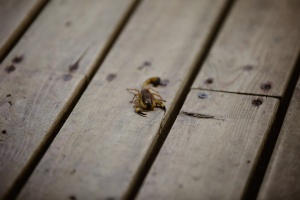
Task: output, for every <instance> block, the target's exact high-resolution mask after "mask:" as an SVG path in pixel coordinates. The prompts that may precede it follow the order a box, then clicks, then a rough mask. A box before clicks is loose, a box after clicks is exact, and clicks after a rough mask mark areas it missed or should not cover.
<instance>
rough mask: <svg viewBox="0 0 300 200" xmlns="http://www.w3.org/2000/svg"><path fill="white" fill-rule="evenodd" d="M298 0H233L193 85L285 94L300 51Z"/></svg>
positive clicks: (242, 91)
mask: <svg viewBox="0 0 300 200" xmlns="http://www.w3.org/2000/svg"><path fill="white" fill-rule="evenodd" d="M299 9H300V1H299V0H286V1H282V0H240V1H236V4H235V5H234V8H233V10H232V11H231V12H230V14H229V17H228V19H227V20H226V23H225V24H224V27H223V28H222V30H221V32H220V34H219V36H218V38H217V40H216V41H215V44H214V45H213V47H212V49H211V51H210V53H209V55H208V57H207V59H206V61H205V63H204V65H203V67H202V69H201V72H200V73H199V75H198V77H197V79H196V81H195V82H194V85H193V88H200V89H210V90H217V91H230V92H235V93H249V94H262V95H268V96H280V97H281V96H283V94H284V92H285V90H286V87H287V83H288V80H289V79H290V76H291V74H292V71H293V68H294V67H295V62H296V59H297V56H298V54H299V51H300V40H299V38H300V12H299Z"/></svg>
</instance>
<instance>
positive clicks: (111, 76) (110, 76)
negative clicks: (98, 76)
mask: <svg viewBox="0 0 300 200" xmlns="http://www.w3.org/2000/svg"><path fill="white" fill-rule="evenodd" d="M116 77H117V74H108V75H107V76H106V80H107V81H108V82H110V81H112V80H114V79H115V78H116Z"/></svg>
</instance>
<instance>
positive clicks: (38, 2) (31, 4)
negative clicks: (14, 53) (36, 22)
mask: <svg viewBox="0 0 300 200" xmlns="http://www.w3.org/2000/svg"><path fill="white" fill-rule="evenodd" d="M46 2H47V1H46V0H22V1H20V0H9V1H7V0H0V24H1V29H0V60H1V59H2V58H3V56H4V55H5V54H6V53H7V51H8V49H9V48H10V47H11V45H12V44H13V43H14V42H15V41H16V39H17V38H18V37H19V35H20V34H21V33H22V32H23V30H24V29H25V28H26V27H27V26H28V24H29V23H30V21H31V20H32V18H33V17H34V16H35V15H36V13H37V12H38V11H39V10H40V9H41V7H42V6H43V5H44V4H45V3H46Z"/></svg>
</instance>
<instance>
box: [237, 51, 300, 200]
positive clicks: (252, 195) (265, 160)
mask: <svg viewBox="0 0 300 200" xmlns="http://www.w3.org/2000/svg"><path fill="white" fill-rule="evenodd" d="M299 75H300V52H299V53H298V58H297V59H296V61H295V64H294V69H293V71H292V75H291V77H290V79H289V82H288V84H287V89H286V91H285V93H284V95H283V97H282V100H280V102H279V108H278V110H277V112H276V115H275V120H274V121H273V124H272V127H271V129H270V132H269V133H268V135H267V138H266V140H265V143H264V144H263V146H262V149H261V151H260V153H259V156H258V158H257V164H256V165H255V166H254V167H253V170H252V172H251V174H250V176H249V179H248V181H247V185H246V187H245V190H244V193H243V196H242V199H244V200H248V199H249V200H250V199H257V196H258V193H259V190H260V187H261V185H262V182H263V179H264V176H265V174H266V171H267V168H268V165H269V163H270V160H271V157H272V153H273V151H274V148H275V145H276V141H277V139H278V136H279V134H280V130H281V128H282V125H283V122H284V118H285V116H286V113H287V110H288V107H289V104H290V102H291V99H292V96H293V92H294V90H295V88H296V85H297V81H298V78H299Z"/></svg>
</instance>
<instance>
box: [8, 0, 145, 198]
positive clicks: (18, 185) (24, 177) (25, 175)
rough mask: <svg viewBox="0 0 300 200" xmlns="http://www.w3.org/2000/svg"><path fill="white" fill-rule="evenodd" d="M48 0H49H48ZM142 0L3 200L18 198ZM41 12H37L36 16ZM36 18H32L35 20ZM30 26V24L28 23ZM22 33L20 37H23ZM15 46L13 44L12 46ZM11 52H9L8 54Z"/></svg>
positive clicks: (136, 1) (137, 0)
mask: <svg viewBox="0 0 300 200" xmlns="http://www.w3.org/2000/svg"><path fill="white" fill-rule="evenodd" d="M47 2H48V0H47ZM140 2H141V0H134V2H133V3H132V4H131V6H130V7H129V8H128V10H127V11H126V12H125V15H124V16H123V17H122V20H120V23H119V24H118V25H117V26H116V28H115V30H114V32H113V34H112V36H111V37H110V38H109V39H108V43H107V45H106V46H105V47H104V50H103V54H102V56H98V58H97V59H96V61H95V63H96V64H95V67H93V68H92V70H91V74H90V76H89V75H87V74H83V75H84V76H85V81H84V83H83V84H82V86H81V87H80V88H78V92H77V93H76V94H74V96H73V97H72V98H71V99H73V100H72V102H71V103H70V105H68V106H67V107H66V111H65V112H64V113H63V114H62V116H61V118H59V119H57V121H56V122H55V125H54V127H55V128H54V129H53V131H52V132H51V133H50V134H49V137H48V138H47V139H45V140H44V141H45V142H43V143H42V144H41V145H40V146H39V147H38V148H37V150H36V151H35V153H34V155H33V156H32V157H31V159H30V161H29V162H28V163H27V164H26V165H25V166H24V167H23V169H22V171H21V173H20V175H19V176H18V178H17V179H16V180H15V182H14V183H13V186H12V187H11V188H10V189H9V190H8V191H7V192H6V194H4V197H3V200H5V199H15V198H17V196H18V194H19V193H20V191H21V189H22V188H23V186H24V185H25V184H26V182H27V181H28V179H29V177H30V176H31V174H32V173H33V171H34V169H35V168H36V166H37V165H38V163H39V162H40V160H41V159H42V157H43V155H44V154H45V153H46V151H47V149H48V148H49V146H50V145H51V143H52V141H53V140H54V138H55V137H56V135H57V134H58V132H59V131H60V129H61V128H62V126H63V125H64V123H65V121H66V120H67V119H68V117H69V115H70V114H71V112H72V111H73V109H74V107H75V106H76V104H77V102H78V101H79V99H80V98H81V96H82V95H83V93H84V91H85V90H86V88H87V86H88V85H89V83H90V81H91V80H92V79H93V77H94V75H95V74H96V72H97V70H98V69H99V68H100V67H101V64H102V62H103V60H104V59H105V57H106V55H107V54H108V52H109V51H110V49H111V48H112V47H113V45H114V43H115V41H116V40H117V39H118V37H119V35H120V34H121V32H122V30H123V29H124V27H125V26H126V24H127V22H128V21H129V20H130V18H131V16H133V14H134V12H135V10H136V9H137V7H138V5H139V4H140ZM45 5H46V3H45ZM38 14H39V12H38V13H36V15H35V17H37V15H38ZM33 20H34V19H32V21H33ZM28 26H29V25H28ZM25 31H26V30H24V31H23V32H22V33H24V32H25ZM21 36H22V35H20V36H19V37H21ZM19 39H20V38H19ZM17 42H18V41H15V43H17ZM11 48H13V46H12V47H11ZM8 53H9V52H7V54H8ZM7 54H6V55H7Z"/></svg>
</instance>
